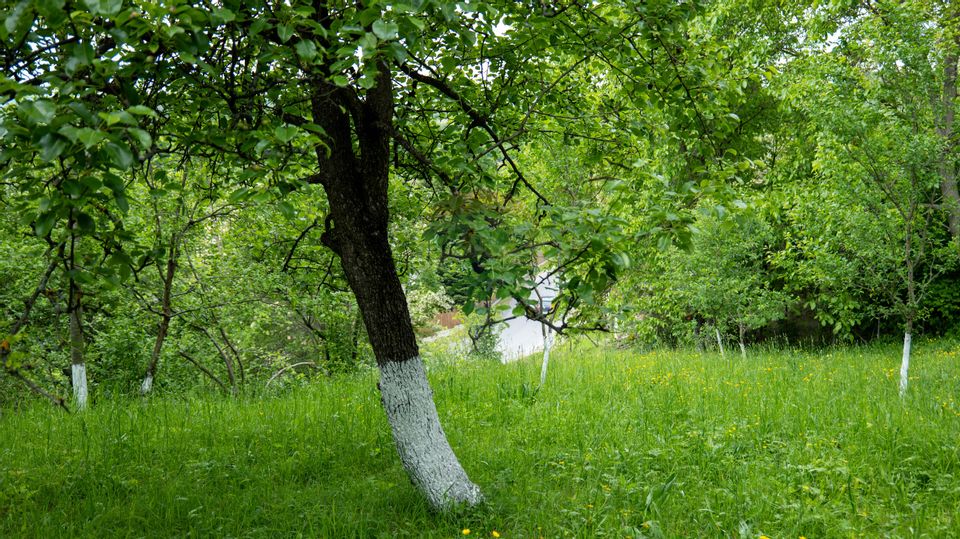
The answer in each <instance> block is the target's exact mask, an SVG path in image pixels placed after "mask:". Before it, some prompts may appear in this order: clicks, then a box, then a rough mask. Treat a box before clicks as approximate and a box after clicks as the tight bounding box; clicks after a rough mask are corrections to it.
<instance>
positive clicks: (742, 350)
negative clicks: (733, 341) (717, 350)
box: [739, 324, 747, 359]
mask: <svg viewBox="0 0 960 539" xmlns="http://www.w3.org/2000/svg"><path fill="white" fill-rule="evenodd" d="M739 326H740V357H742V358H744V359H746V358H747V345H746V344H745V343H744V338H745V337H746V334H747V328H746V327H744V325H743V324H740V325H739Z"/></svg>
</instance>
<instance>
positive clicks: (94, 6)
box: [83, 0, 123, 17]
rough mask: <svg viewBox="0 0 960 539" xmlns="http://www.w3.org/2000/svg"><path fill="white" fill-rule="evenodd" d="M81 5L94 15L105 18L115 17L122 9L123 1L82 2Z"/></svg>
mask: <svg viewBox="0 0 960 539" xmlns="http://www.w3.org/2000/svg"><path fill="white" fill-rule="evenodd" d="M83 3H84V4H86V6H87V9H89V10H90V11H91V12H92V13H93V14H94V15H103V16H105V17H111V16H113V15H116V14H117V13H120V10H121V9H122V8H123V0H83Z"/></svg>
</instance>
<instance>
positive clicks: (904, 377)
mask: <svg viewBox="0 0 960 539" xmlns="http://www.w3.org/2000/svg"><path fill="white" fill-rule="evenodd" d="M911 326H912V324H910V323H909V322H908V323H907V326H906V331H904V333H903V358H902V359H901V360H900V397H901V398H903V396H904V395H906V394H907V382H908V381H909V379H910V378H909V374H910V344H911V342H910V341H911V340H912V335H911V333H910V331H911V329H912V328H911Z"/></svg>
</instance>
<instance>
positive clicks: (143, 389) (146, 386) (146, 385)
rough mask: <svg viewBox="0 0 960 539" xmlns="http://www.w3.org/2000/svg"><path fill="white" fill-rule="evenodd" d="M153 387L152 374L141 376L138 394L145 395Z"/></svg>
mask: <svg viewBox="0 0 960 539" xmlns="http://www.w3.org/2000/svg"><path fill="white" fill-rule="evenodd" d="M152 389H153V375H152V374H148V375H147V376H145V377H144V378H143V383H142V384H140V394H141V395H147V394H149V393H150V391H151V390H152Z"/></svg>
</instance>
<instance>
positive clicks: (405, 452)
mask: <svg viewBox="0 0 960 539" xmlns="http://www.w3.org/2000/svg"><path fill="white" fill-rule="evenodd" d="M380 394H381V397H382V399H383V407H384V410H386V412H387V419H388V420H389V422H390V428H391V430H392V431H393V439H394V441H395V442H396V444H397V451H398V452H399V453H400V460H401V461H402V462H403V466H404V468H406V469H407V470H408V471H409V472H410V478H411V479H412V480H413V483H414V484H415V485H416V486H417V487H419V488H420V490H422V491H423V493H424V494H425V495H426V496H427V500H428V501H429V502H430V504H431V505H432V506H433V507H436V508H449V507H450V506H452V505H456V504H461V503H466V504H469V505H474V504H477V503H479V502H480V501H481V500H482V495H481V494H480V488H479V487H477V486H476V485H475V484H473V483H472V482H471V481H470V479H469V478H468V477H467V474H466V472H464V471H463V468H462V467H461V466H460V463H459V462H458V461H457V457H456V455H454V454H453V450H452V449H451V448H450V444H449V443H447V437H446V435H445V434H444V432H443V427H441V426H440V418H439V417H438V416H437V408H436V406H435V405H434V403H433V392H432V391H431V390H430V384H429V383H428V382H427V375H426V372H424V369H423V361H421V360H420V358H419V357H415V358H412V359H408V360H407V361H400V362H395V361H388V362H386V363H383V364H382V365H381V366H380Z"/></svg>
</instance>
